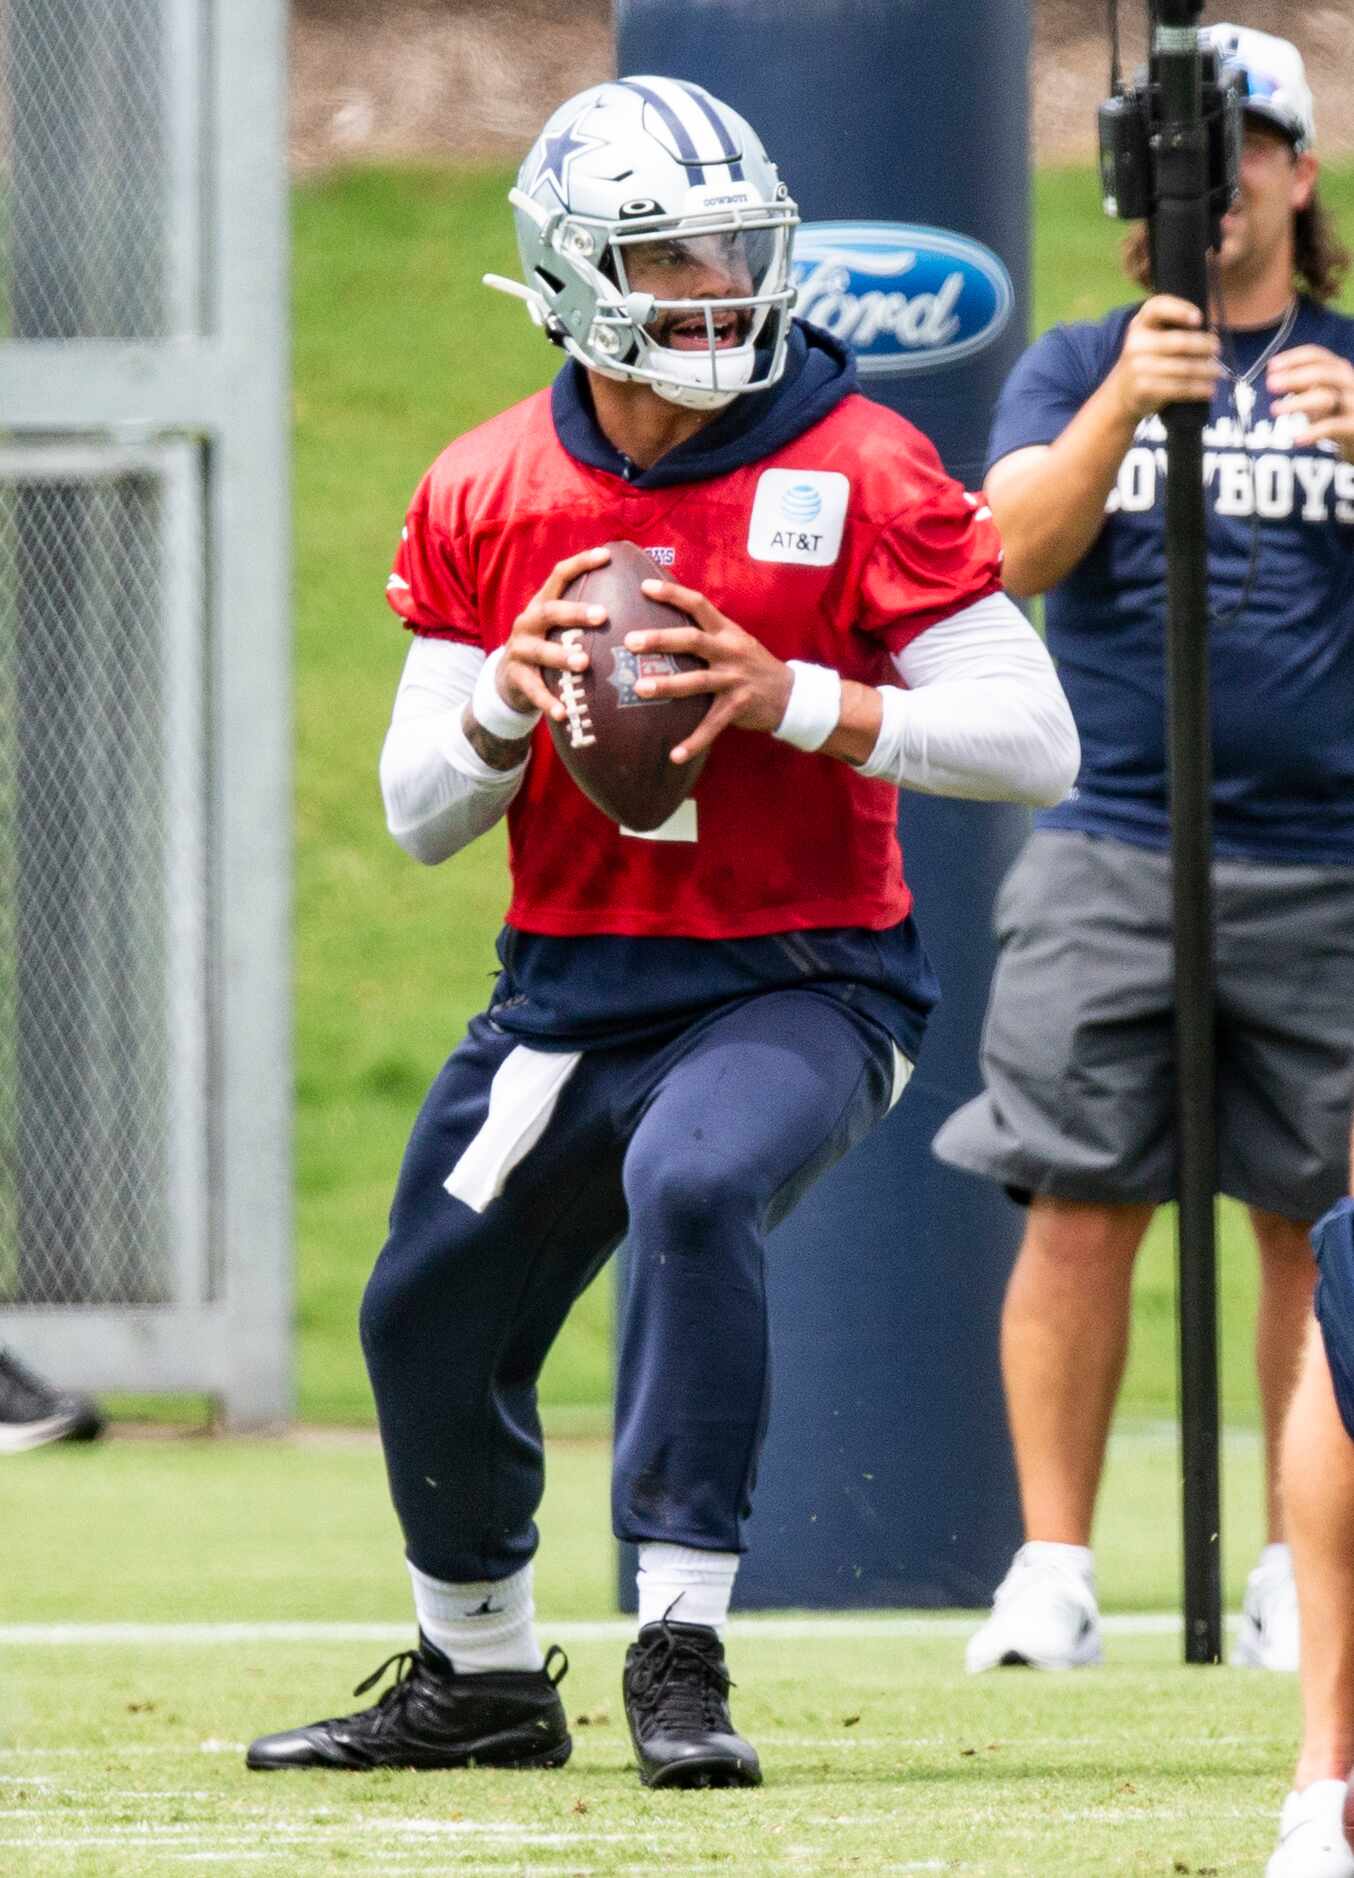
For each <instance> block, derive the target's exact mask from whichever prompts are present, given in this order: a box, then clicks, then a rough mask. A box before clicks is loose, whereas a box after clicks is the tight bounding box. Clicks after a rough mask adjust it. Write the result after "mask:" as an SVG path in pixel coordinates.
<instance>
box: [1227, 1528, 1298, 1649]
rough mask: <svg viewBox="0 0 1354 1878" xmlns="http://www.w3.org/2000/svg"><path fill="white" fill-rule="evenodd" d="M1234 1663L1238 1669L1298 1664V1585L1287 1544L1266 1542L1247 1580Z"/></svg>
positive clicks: (1234, 1647) (1235, 1645)
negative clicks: (1294, 1577)
mask: <svg viewBox="0 0 1354 1878" xmlns="http://www.w3.org/2000/svg"><path fill="white" fill-rule="evenodd" d="M1232 1662H1233V1663H1234V1664H1235V1665H1236V1666H1237V1667H1238V1668H1239V1669H1296V1668H1297V1666H1298V1588H1297V1586H1296V1584H1294V1582H1293V1560H1292V1555H1291V1554H1290V1552H1289V1550H1288V1547H1287V1546H1286V1545H1267V1546H1266V1547H1265V1549H1264V1551H1263V1552H1262V1553H1261V1554H1260V1562H1259V1564H1258V1565H1257V1566H1256V1568H1255V1570H1254V1571H1253V1572H1252V1573H1251V1575H1250V1577H1249V1578H1248V1579H1247V1580H1246V1596H1245V1598H1244V1600H1243V1601H1242V1605H1241V1628H1240V1629H1239V1630H1238V1632H1237V1635H1236V1642H1235V1644H1234V1645H1233V1646H1232Z"/></svg>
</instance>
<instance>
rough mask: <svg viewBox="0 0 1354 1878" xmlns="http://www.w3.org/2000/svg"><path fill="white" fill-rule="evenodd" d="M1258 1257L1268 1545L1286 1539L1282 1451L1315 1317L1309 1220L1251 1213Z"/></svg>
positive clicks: (1258, 1340)
mask: <svg viewBox="0 0 1354 1878" xmlns="http://www.w3.org/2000/svg"><path fill="white" fill-rule="evenodd" d="M1250 1216H1251V1225H1252V1226H1253V1228H1254V1230H1255V1242H1256V1245H1257V1247H1258V1249H1259V1254H1260V1295H1259V1299H1258V1307H1257V1311H1256V1319H1255V1369H1256V1376H1257V1379H1258V1381H1259V1385H1260V1412H1261V1420H1262V1423H1263V1427H1264V1437H1265V1525H1266V1537H1267V1539H1268V1540H1269V1542H1270V1544H1277V1543H1279V1542H1280V1541H1281V1540H1282V1539H1283V1537H1284V1530H1283V1510H1282V1505H1281V1499H1280V1493H1279V1448H1280V1443H1281V1441H1282V1439H1283V1430H1284V1425H1285V1422H1286V1420H1287V1416H1288V1405H1289V1402H1290V1400H1291V1399H1292V1395H1293V1388H1294V1385H1295V1383H1296V1381H1297V1377H1298V1369H1299V1365H1300V1362H1301V1359H1302V1351H1303V1345H1304V1343H1305V1341H1306V1338H1307V1329H1308V1325H1309V1324H1310V1322H1311V1316H1312V1288H1313V1286H1314V1285H1315V1284H1316V1261H1315V1259H1313V1257H1312V1244H1311V1238H1310V1234H1311V1227H1312V1222H1311V1221H1310V1220H1294V1219H1285V1218H1284V1217H1283V1216H1282V1215H1281V1214H1278V1213H1269V1212H1265V1211H1264V1210H1262V1209H1261V1208H1260V1207H1255V1206H1253V1207H1252V1208H1251V1209H1250Z"/></svg>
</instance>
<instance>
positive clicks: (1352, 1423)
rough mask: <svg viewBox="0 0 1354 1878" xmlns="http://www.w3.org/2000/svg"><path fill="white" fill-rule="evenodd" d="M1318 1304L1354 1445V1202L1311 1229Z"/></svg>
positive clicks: (1347, 1429) (1338, 1394) (1337, 1397)
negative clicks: (1315, 1265) (1314, 1254)
mask: <svg viewBox="0 0 1354 1878" xmlns="http://www.w3.org/2000/svg"><path fill="white" fill-rule="evenodd" d="M1312 1246H1313V1248H1314V1249H1315V1252H1316V1264H1317V1280H1316V1297H1315V1300H1314V1303H1315V1307H1316V1315H1317V1320H1318V1322H1319V1323H1320V1325H1321V1340H1322V1342H1323V1343H1324V1344H1325V1346H1326V1361H1327V1362H1328V1363H1329V1364H1330V1373H1331V1382H1332V1384H1333V1385H1334V1389H1335V1401H1336V1406H1337V1407H1338V1408H1339V1410H1340V1420H1341V1421H1342V1422H1343V1423H1344V1425H1345V1432H1346V1433H1347V1434H1348V1436H1349V1438H1350V1440H1351V1441H1354V1200H1338V1201H1337V1202H1336V1204H1335V1205H1334V1206H1333V1207H1332V1208H1331V1210H1330V1212H1329V1213H1327V1214H1326V1215H1325V1217H1324V1218H1323V1219H1319V1220H1318V1221H1317V1223H1316V1225H1315V1226H1314V1227H1313V1228H1312Z"/></svg>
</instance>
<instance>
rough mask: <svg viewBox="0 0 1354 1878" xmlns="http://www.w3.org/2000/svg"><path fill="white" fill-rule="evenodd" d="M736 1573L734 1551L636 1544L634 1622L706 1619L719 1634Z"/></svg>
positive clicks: (702, 1622)
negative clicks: (636, 1607) (636, 1615)
mask: <svg viewBox="0 0 1354 1878" xmlns="http://www.w3.org/2000/svg"><path fill="white" fill-rule="evenodd" d="M737 1574H738V1553H737V1552H702V1551H698V1550H697V1548H696V1547H695V1546H690V1545H658V1544H656V1543H650V1544H645V1545H641V1546H640V1548H639V1570H638V1572H636V1574H635V1583H636V1584H637V1585H638V1587H639V1627H640V1629H641V1630H643V1628H644V1626H645V1625H646V1624H656V1623H658V1621H659V1620H660V1618H664V1617H670V1618H671V1619H672V1621H673V1622H674V1623H675V1624H708V1625H709V1626H710V1628H711V1629H712V1630H715V1631H718V1632H719V1634H720V1635H721V1636H722V1635H723V1633H724V1625H725V1622H726V1621H727V1619H728V1615H729V1598H730V1597H731V1595H732V1593H733V1581H734V1579H735V1577H736V1576H737Z"/></svg>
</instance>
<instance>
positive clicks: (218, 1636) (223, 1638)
mask: <svg viewBox="0 0 1354 1878" xmlns="http://www.w3.org/2000/svg"><path fill="white" fill-rule="evenodd" d="M981 1617H982V1613H981V1612H973V1613H972V1614H971V1615H969V1616H964V1617H954V1616H945V1617H927V1616H911V1617H891V1616H887V1615H878V1616H876V1615H861V1616H849V1617H839V1616H827V1615H825V1616H821V1617H735V1618H733V1619H732V1621H731V1622H730V1624H729V1632H730V1635H731V1636H733V1637H736V1638H742V1639H746V1640H748V1641H752V1640H753V1639H755V1638H758V1637H771V1638H776V1639H803V1640H807V1639H810V1638H818V1639H824V1638H832V1637H964V1636H967V1635H968V1633H969V1631H971V1630H972V1628H973V1626H974V1624H975V1623H978V1622H980V1621H981ZM1235 1622H1236V1619H1235V1618H1231V1617H1229V1618H1228V1619H1227V1623H1228V1625H1229V1627H1230V1626H1231V1625H1234V1624H1235ZM1180 1623H1181V1620H1180V1617H1179V1616H1178V1615H1177V1613H1176V1612H1174V1611H1133V1612H1125V1613H1123V1614H1121V1615H1119V1616H1109V1617H1102V1618H1101V1629H1102V1630H1103V1631H1104V1632H1105V1633H1106V1635H1107V1636H1111V1637H1161V1636H1172V1635H1178V1634H1179V1631H1180ZM539 1628H540V1629H541V1630H542V1632H543V1633H544V1634H545V1635H546V1636H547V1637H549V1638H550V1640H551V1641H552V1642H558V1643H564V1644H568V1643H614V1642H619V1641H623V1640H625V1639H628V1638H632V1637H633V1636H634V1634H635V1620H634V1619H633V1618H629V1617H606V1618H600V1619H597V1620H595V1621H591V1622H578V1621H575V1622H571V1623H559V1624H552V1623H551V1622H550V1621H549V1619H548V1618H542V1619H540V1620H539ZM413 1640H414V1639H413V1632H412V1628H411V1626H410V1625H409V1624H324V1623H304V1624H280V1623H264V1624H0V1648H6V1649H23V1648H26V1647H34V1646H36V1647H42V1648H50V1647H53V1646H58V1645H61V1646H76V1647H89V1646H94V1645H99V1644H121V1645H124V1646H126V1645H130V1646H132V1647H135V1648H150V1647H153V1646H155V1645H157V1644H183V1645H186V1646H191V1647H194V1648H196V1647H200V1646H206V1645H213V1644H222V1645H231V1644H255V1643H315V1644H323V1643H373V1644H394V1645H395V1646H397V1647H398V1646H399V1645H401V1644H403V1645H406V1646H409V1645H412V1643H413Z"/></svg>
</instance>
